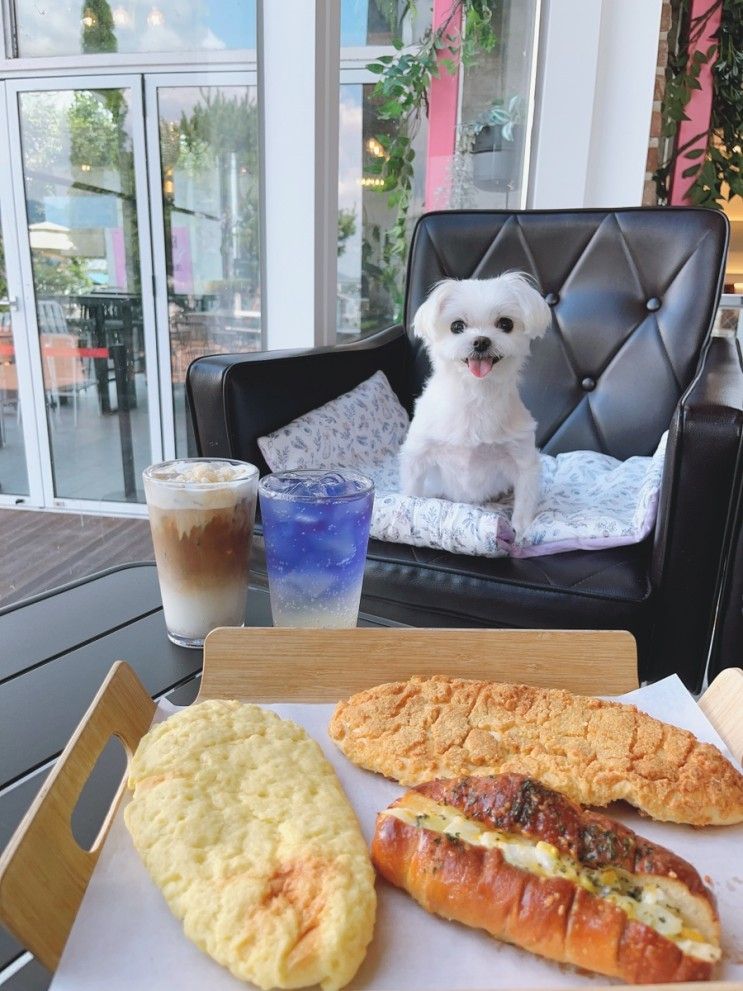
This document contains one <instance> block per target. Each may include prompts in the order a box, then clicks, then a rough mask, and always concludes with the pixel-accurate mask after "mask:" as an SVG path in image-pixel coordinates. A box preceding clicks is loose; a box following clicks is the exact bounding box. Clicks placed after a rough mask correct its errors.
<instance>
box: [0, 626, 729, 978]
mask: <svg viewBox="0 0 743 991" xmlns="http://www.w3.org/2000/svg"><path fill="white" fill-rule="evenodd" d="M413 674H420V675H433V674H449V675H454V676H459V677H469V678H482V679H489V680H493V681H512V682H522V683H527V684H533V685H541V686H544V687H562V688H567V689H570V690H571V691H574V692H578V693H582V694H596V695H615V694H622V693H624V692H628V691H631V690H632V689H634V688H637V687H638V682H637V660H636V652H635V642H634V639H633V638H632V637H631V635H630V634H628V633H623V632H616V631H612V632H593V631H530V630H520V631H506V630H420V629H381V630H377V629H359V630H288V629H221V630H215V631H214V632H213V633H211V634H210V635H209V637H208V638H207V642H206V647H205V652H204V672H203V676H202V683H201V688H200V691H199V695H198V699H197V701H203V700H204V699H207V698H237V699H240V700H243V701H253V702H264V703H268V702H281V701H283V702H334V701H337V700H338V699H339V698H343V697H345V696H347V695H349V694H352V693H353V692H357V691H361V690H362V689H364V688H369V687H371V686H372V685H376V684H380V683H382V682H384V681H392V680H401V679H405V678H408V677H410V676H411V675H413ZM699 704H700V707H701V708H702V709H703V711H704V712H705V714H706V715H707V717H708V719H709V720H710V722H712V724H713V725H714V726H715V728H716V729H717V731H718V732H719V733H720V735H721V736H722V737H723V739H725V741H726V743H727V744H728V746H729V747H730V749H731V751H732V752H733V754H734V756H735V758H736V760H738V761H740V759H741V755H742V754H743V721H741V720H740V719H738V718H737V714H738V713H739V712H740V711H741V706H743V671H741V670H739V669H737V668H736V669H728V670H726V671H724V672H722V673H721V674H720V675H719V676H718V677H717V678H716V679H715V681H714V683H713V684H712V685H711V686H710V687H709V689H708V690H707V691H706V692H705V694H704V696H703V697H702V698H701V699H700V702H699ZM155 708H156V706H155V703H154V702H153V701H152V699H151V698H150V697H149V695H148V693H147V692H146V691H145V689H144V687H143V686H142V684H141V683H140V682H139V680H138V678H137V676H136V675H135V674H134V672H133V671H132V669H131V668H130V667H129V665H128V664H126V663H125V662H123V661H119V662H117V663H116V664H115V665H114V666H113V667H112V669H111V671H110V673H109V675H108V677H107V678H106V681H105V682H104V684H103V685H102V687H101V689H100V691H99V692H98V694H97V695H96V697H95V699H94V700H93V702H92V703H91V705H90V708H89V709H88V711H87V713H86V714H85V716H84V717H83V719H82V721H81V722H80V725H79V726H78V728H77V730H76V731H75V733H74V734H73V736H72V738H71V739H70V742H69V743H68V745H67V747H66V748H65V750H64V752H63V753H62V755H61V756H60V758H59V760H58V761H57V764H56V766H55V768H54V770H53V771H52V772H51V773H50V775H49V776H48V778H47V780H46V782H45V783H44V785H43V786H42V788H41V790H40V792H39V794H38V796H37V798H36V800H35V801H34V803H33V805H32V806H31V808H30V809H29V811H28V813H27V815H26V816H25V818H24V819H23V821H22V822H21V824H20V825H19V827H18V829H17V830H16V832H15V834H14V836H13V838H12V839H11V841H10V843H9V844H8V847H7V849H6V850H5V852H4V854H3V855H2V857H0V921H1V922H2V923H3V924H4V925H5V926H6V927H7V928H8V929H9V930H10V932H12V933H13V935H14V936H16V938H17V939H19V940H20V941H21V943H23V944H24V946H26V947H27V949H28V950H30V951H31V953H33V954H34V955H35V956H36V957H37V958H38V959H39V960H40V961H41V962H42V963H43V964H44V965H45V966H46V967H48V968H49V969H50V970H54V969H55V967H56V966H57V964H58V963H59V959H60V957H61V955H62V950H63V949H64V945H65V943H66V941H67V937H68V935H69V932H70V929H71V927H72V923H73V921H74V919H75V916H76V914H77V911H78V908H79V906H80V902H81V901H82V897H83V895H84V893H85V889H86V887H87V884H88V881H89V879H90V876H91V874H92V872H93V869H94V867H95V864H96V861H97V860H98V855H99V853H100V850H101V847H102V844H103V841H104V839H105V836H106V833H107V831H108V827H109V825H110V823H111V820H112V819H113V816H114V814H115V812H116V808H117V806H118V802H119V798H120V796H121V793H122V792H123V789H124V781H122V784H121V787H120V789H119V792H118V793H117V796H116V798H115V799H114V801H113V803H112V805H111V808H110V810H109V812H108V815H107V816H106V819H105V821H104V823H103V825H102V827H101V830H100V832H99V835H98V837H97V838H96V840H95V843H94V844H93V846H92V848H91V849H90V850H82V849H81V848H80V847H79V846H78V845H77V843H76V841H75V840H74V838H73V835H72V831H71V825H70V824H71V818H72V812H73V810H74V808H75V805H76V804H77V801H78V798H79V796H80V793H81V791H82V789H83V786H84V784H85V782H86V780H87V778H88V776H89V774H90V772H91V771H92V769H93V767H94V766H95V763H96V761H97V760H98V758H99V756H100V754H101V752H102V750H103V748H104V747H105V746H106V744H107V743H108V741H109V740H110V738H111V737H112V736H116V737H118V739H119V740H120V741H121V743H122V744H123V746H124V749H125V751H126V753H127V757H128V758H131V756H132V754H133V752H134V750H135V749H136V747H137V744H138V742H139V740H140V739H141V737H142V736H143V734H144V733H145V732H146V731H147V730H148V729H149V726H150V723H151V721H152V717H153V714H154V712H155ZM613 987H617V985H613ZM672 987H677V988H686V989H690V988H693V987H697V985H691V984H685V985H680V984H679V985H668V984H666V985H658V988H672ZM698 987H700V988H701V987H704V988H707V989H710V991H723V989H725V991H733V988H738V987H739V985H738V984H737V983H736V982H730V981H727V982H723V981H717V982H710V983H705V984H703V985H698Z"/></svg>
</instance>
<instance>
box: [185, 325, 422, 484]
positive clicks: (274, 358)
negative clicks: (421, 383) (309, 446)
mask: <svg viewBox="0 0 743 991" xmlns="http://www.w3.org/2000/svg"><path fill="white" fill-rule="evenodd" d="M408 347H409V345H408V338H407V335H406V333H405V330H404V329H403V328H402V327H400V326H397V327H391V328H389V329H388V330H384V331H382V332H380V333H379V334H374V335H373V336H371V337H367V338H364V339H363V340H361V341H356V342H354V343H352V344H347V345H340V346H336V347H329V348H313V349H308V350H304V351H261V352H253V353H249V354H231V355H223V354H220V355H210V356H209V357H205V358H197V359H196V361H194V362H192V364H191V365H190V367H189V369H188V375H187V379H186V390H187V397H188V406H189V410H190V415H191V422H192V425H193V430H194V435H195V439H196V447H197V450H198V452H199V454H200V455H201V456H202V457H220V458H240V459H242V460H244V461H250V462H252V464H255V465H257V466H258V467H259V469H260V471H261V474H264V473H265V472H267V471H268V470H269V468H268V465H267V464H266V462H265V461H264V459H263V455H262V454H261V452H260V450H259V448H258V445H257V442H256V441H257V438H258V437H262V436H263V435H264V434H267V433H271V431H273V430H277V429H278V428H279V427H283V426H284V425H285V424H287V423H289V422H290V421H291V420H294V419H296V417H298V416H301V415H302V414H303V413H308V412H309V411H310V410H312V409H315V408H316V407H318V406H321V405H322V404H323V403H327V402H329V400H331V399H335V398H336V397H337V396H340V395H341V394H342V393H344V392H348V391H349V390H350V389H353V388H355V387H356V386H357V385H359V384H360V383H361V382H363V381H364V380H365V379H367V378H369V377H370V376H371V375H373V374H374V372H376V371H379V370H381V371H383V372H384V373H385V375H386V376H387V378H388V379H389V382H390V385H391V386H392V388H393V389H394V391H395V392H396V393H397V396H398V397H399V399H400V401H401V402H402V403H403V405H405V406H408V407H409V406H410V403H411V400H410V397H409V396H408V395H407V390H406V385H405V383H406V378H405V370H406V365H407V359H408Z"/></svg>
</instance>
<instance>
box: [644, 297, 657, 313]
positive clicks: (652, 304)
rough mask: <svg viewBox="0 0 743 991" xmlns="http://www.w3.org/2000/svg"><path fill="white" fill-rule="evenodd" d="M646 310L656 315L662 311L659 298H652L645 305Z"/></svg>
mask: <svg viewBox="0 0 743 991" xmlns="http://www.w3.org/2000/svg"><path fill="white" fill-rule="evenodd" d="M645 308H646V309H647V310H650V312H651V313H655V311H656V310H659V309H660V300H659V299H658V297H657V296H651V297H650V299H649V300H648V301H647V303H646V304H645Z"/></svg>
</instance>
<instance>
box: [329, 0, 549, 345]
mask: <svg viewBox="0 0 743 991" xmlns="http://www.w3.org/2000/svg"><path fill="white" fill-rule="evenodd" d="M536 5H537V0H523V2H516V0H503V3H502V4H498V5H497V6H496V8H495V10H494V14H493V29H494V32H495V36H496V44H495V46H494V47H493V49H492V50H491V51H488V52H480V53H478V54H476V58H475V59H474V60H473V61H471V62H469V63H468V65H467V66H466V67H464V68H460V70H459V78H458V79H456V80H455V79H453V78H451V77H447V76H446V75H443V79H444V81H447V79H448V80H449V81H450V82H451V83H452V85H449V86H442V87H438V90H437V91H436V92H434V91H433V89H432V91H431V93H430V94H429V102H428V106H427V108H425V110H426V112H425V113H422V114H421V120H420V121H419V122H418V124H417V125H416V124H413V125H412V127H413V130H414V133H413V134H412V135H411V133H410V130H409V128H410V127H411V125H409V124H406V123H399V122H393V121H389V120H382V119H380V117H379V114H378V112H377V101H376V99H375V97H374V92H373V91H374V84H373V83H371V82H369V83H368V84H367V83H359V82H358V79H359V74H360V73H359V68H358V67H353V68H352V67H351V65H350V64H349V63H348V62H347V63H346V65H345V66H344V64H343V50H341V65H342V68H341V93H340V139H339V143H340V157H339V186H338V296H337V300H338V303H337V306H338V324H337V326H338V334H339V336H340V337H341V339H342V338H344V337H348V336H349V335H355V334H356V335H358V334H359V333H361V334H367V333H373V332H374V331H376V330H379V329H381V328H383V327H385V326H389V325H390V324H392V323H393V322H395V321H396V320H399V319H400V318H401V316H402V301H403V300H402V296H403V288H404V278H405V265H406V256H405V252H404V251H403V252H402V253H401V252H394V253H391V252H390V250H389V248H390V238H391V235H392V232H393V226H394V224H395V220H396V217H397V208H396V205H395V203H394V198H395V197H394V195H392V196H391V194H393V193H394V190H392V189H388V188H386V187H385V185H384V183H383V180H381V179H380V178H379V174H378V173H379V171H380V160H381V159H383V158H384V156H385V154H386V150H385V143H386V141H388V139H389V138H390V137H391V136H392V135H394V134H395V133H400V129H401V128H402V129H403V133H405V130H404V129H406V128H408V131H407V133H408V136H412V138H413V151H414V159H413V163H412V164H413V186H412V200H411V203H410V206H409V209H408V211H407V216H406V219H405V229H406V231H407V236H408V241H409V238H410V233H411V232H412V229H413V226H414V224H415V221H416V220H417V219H418V217H419V216H420V215H421V214H422V213H423V212H425V211H427V210H445V209H487V208H491V209H492V208H509V207H512V208H519V207H521V206H523V204H524V178H523V174H524V163H525V154H526V143H527V120H528V117H529V101H530V99H531V80H532V59H533V52H534V38H535V21H536ZM407 7H408V4H407V3H403V2H400V3H394V2H389V3H388V2H386V0H369V2H368V3H365V2H361V0H344V3H343V6H342V21H341V25H342V26H341V43H342V45H347V46H350V45H366V46H372V44H375V45H378V46H379V45H383V44H389V43H390V42H391V41H392V39H393V38H394V37H397V38H399V39H400V40H402V41H403V42H404V43H406V44H409V43H410V42H409V37H420V36H421V33H422V32H421V29H422V31H425V29H426V28H427V27H430V24H431V17H430V13H431V12H430V5H427V4H423V3H421V4H418V5H416V12H417V16H418V18H419V21H418V23H417V24H416V25H414V26H413V28H411V27H410V25H406V24H405V23H403V24H402V25H400V23H399V14H400V12H401V11H403V10H404V9H406V8H407ZM423 15H425V17H424V16H423ZM380 18H381V21H380ZM425 18H427V20H426V19H425ZM385 22H386V23H387V25H388V32H387V34H385V33H384V31H382V30H381V28H380V24H383V23H385ZM395 25H396V26H395ZM406 35H407V36H408V38H406ZM372 39H373V40H372ZM377 54H379V52H378V51H377V52H375V51H374V50H373V48H371V47H369V52H368V61H369V62H371V61H373V59H374V58H375V56H376V55H377ZM362 71H363V70H362ZM362 78H363V76H362ZM367 78H368V79H369V80H371V79H373V78H374V77H373V76H372V74H371V73H369V74H368V76H367ZM429 138H430V141H429Z"/></svg>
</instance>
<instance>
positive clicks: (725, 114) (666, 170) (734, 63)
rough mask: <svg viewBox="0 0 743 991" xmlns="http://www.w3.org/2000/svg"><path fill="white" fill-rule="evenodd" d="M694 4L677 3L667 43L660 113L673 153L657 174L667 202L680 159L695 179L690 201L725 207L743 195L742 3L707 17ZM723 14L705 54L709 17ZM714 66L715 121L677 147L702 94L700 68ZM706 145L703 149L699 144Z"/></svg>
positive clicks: (722, 5)
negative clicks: (689, 110) (694, 12)
mask: <svg viewBox="0 0 743 991" xmlns="http://www.w3.org/2000/svg"><path fill="white" fill-rule="evenodd" d="M689 6H690V0H675V3H674V11H673V13H674V24H675V31H674V32H673V36H672V37H671V38H669V47H670V48H671V49H672V54H669V59H668V70H667V78H666V90H665V96H664V99H663V104H662V108H661V115H662V118H663V126H662V132H661V134H662V136H663V137H664V138H667V139H668V141H669V143H670V144H671V147H672V150H671V152H670V154H669V155H668V156H667V158H666V159H665V161H663V162H662V164H661V165H660V166H659V167H658V169H657V170H656V171H655V172H654V173H653V180H654V182H655V186H656V190H657V194H658V199H659V200H660V202H662V203H667V202H668V200H669V193H670V189H669V187H670V178H671V175H672V174H673V170H674V166H675V165H676V162H677V161H678V160H679V159H682V160H683V161H688V162H689V164H688V166H687V167H686V168H685V169H684V171H683V172H682V175H683V177H684V178H691V177H692V176H693V177H694V181H693V183H692V185H691V188H690V190H689V200H690V202H692V203H694V204H696V205H697V206H711V207H718V208H721V206H722V203H723V201H724V200H725V199H728V200H730V199H732V198H733V197H734V196H743V174H742V169H741V166H742V165H743V0H716V2H715V3H713V4H712V5H711V6H710V7H709V8H708V9H707V10H706V11H705V12H704V13H703V14H701V15H698V16H696V17H691V16H690V13H689ZM718 11H720V12H721V24H720V28H719V30H718V31H717V33H716V35H715V39H714V42H713V43H712V44H711V45H709V46H708V47H707V48H706V49H704V50H702V49H700V48H699V47H698V45H699V42H700V40H701V38H702V37H703V35H704V34H705V32H706V29H707V26H708V24H709V20H710V18H711V17H712V16H713V15H714V14H716V13H717V12H718ZM707 64H712V86H713V95H712V118H711V122H710V127H709V130H708V131H702V132H700V133H699V134H695V135H694V136H693V137H691V138H689V140H687V141H684V143H683V144H681V145H676V143H675V139H676V138H677V135H678V130H679V125H680V124H681V122H682V121H684V120H688V119H689V118H688V117H687V115H686V107H687V106H688V103H689V100H690V99H691V95H692V93H693V91H694V90H698V89H701V84H700V82H699V74H700V72H701V70H702V66H704V65H707ZM702 141H703V142H704V144H703V145H702V144H701V142H702Z"/></svg>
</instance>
